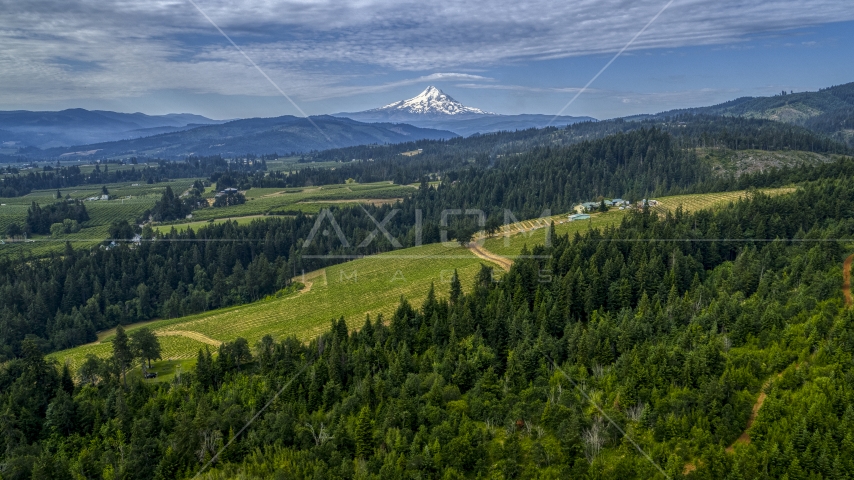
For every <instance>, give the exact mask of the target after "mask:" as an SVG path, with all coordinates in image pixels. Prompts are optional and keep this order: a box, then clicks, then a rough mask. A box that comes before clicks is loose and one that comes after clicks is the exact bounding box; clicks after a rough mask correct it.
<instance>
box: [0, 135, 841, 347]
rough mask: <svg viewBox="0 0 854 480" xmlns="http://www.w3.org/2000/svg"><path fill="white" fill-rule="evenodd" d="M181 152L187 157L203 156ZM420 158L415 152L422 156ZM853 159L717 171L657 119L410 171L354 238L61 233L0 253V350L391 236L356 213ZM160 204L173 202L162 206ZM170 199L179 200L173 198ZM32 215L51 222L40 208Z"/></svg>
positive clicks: (410, 227) (222, 229) (431, 210)
mask: <svg viewBox="0 0 854 480" xmlns="http://www.w3.org/2000/svg"><path fill="white" fill-rule="evenodd" d="M440 158H442V157H440ZM450 158H454V157H450ZM367 164H368V165H379V162H367ZM193 165H194V164H192V163H191V164H189V166H188V167H187V168H202V167H204V166H205V165H207V164H206V163H204V162H201V163H198V164H197V165H198V166H197V167H193ZM428 166H429V163H426V164H424V168H427V167H428ZM205 168H207V167H205ZM210 168H215V167H214V166H211V167H210ZM852 169H854V163H852V162H850V161H849V160H847V159H846V158H841V159H840V160H838V161H836V162H834V163H829V164H823V165H821V166H798V167H792V168H786V169H781V170H771V171H767V172H762V173H757V174H752V175H745V176H742V177H740V178H738V179H735V178H732V177H721V176H719V175H714V174H713V172H712V169H711V167H710V165H709V164H707V163H704V162H701V161H699V160H698V158H697V156H696V154H695V152H694V150H693V149H685V148H680V147H679V145H678V144H677V140H676V139H674V137H673V136H672V135H670V134H668V133H665V132H663V131H661V130H659V129H657V128H652V129H640V130H636V131H631V132H628V133H625V134H622V133H621V134H616V135H613V136H610V137H607V138H604V139H599V140H593V141H585V142H581V143H578V144H574V145H569V146H565V147H554V148H552V147H543V148H535V149H533V150H531V151H529V152H525V153H523V154H520V155H509V156H506V157H502V158H499V159H497V160H496V161H495V162H494V163H492V164H491V165H490V161H489V158H488V157H487V156H486V155H485V154H484V155H483V156H482V161H480V160H478V161H476V162H475V163H474V164H470V165H468V167H466V168H463V169H460V168H459V167H457V168H456V169H453V170H449V171H447V172H445V174H444V180H443V182H442V183H441V184H440V185H439V186H438V187H435V186H430V185H428V184H427V183H426V182H422V184H421V187H420V188H418V189H417V190H414V191H413V194H412V196H410V197H408V198H405V199H404V200H403V201H402V202H401V203H399V204H397V205H382V206H367V207H365V210H362V209H361V208H341V209H335V210H334V211H335V218H336V221H337V222H338V223H339V225H340V227H341V229H342V232H343V233H344V235H345V236H346V237H347V238H349V239H351V240H352V241H353V243H352V244H351V245H350V246H349V247H347V248H345V247H344V246H343V245H342V244H341V243H340V242H339V240H338V238H337V237H336V236H334V235H329V236H315V237H313V238H314V241H312V242H311V244H310V245H308V246H307V247H305V248H304V247H303V243H304V241H305V239H306V238H308V236H309V235H310V232H311V231H312V228H313V227H314V224H315V220H316V219H314V218H310V217H307V216H304V215H302V214H300V215H298V216H297V217H295V218H292V219H275V220H273V219H271V220H268V221H265V222H257V223H254V224H251V225H243V226H238V225H237V224H231V223H229V224H225V225H216V226H208V227H203V228H201V229H198V231H197V232H194V231H192V230H187V231H182V232H173V233H167V234H165V235H161V234H159V233H157V234H156V233H155V232H154V231H153V230H147V231H145V232H143V237H144V240H145V241H143V242H142V244H141V245H139V246H134V245H122V246H121V247H119V248H115V249H105V248H100V249H97V250H95V251H93V252H89V251H86V250H79V251H75V250H73V249H71V248H70V247H69V248H67V249H66V251H65V253H64V254H63V255H62V256H52V257H50V258H46V259H43V260H38V261H36V262H27V261H20V260H19V259H10V258H7V259H4V260H0V295H2V298H3V299H4V301H3V302H2V305H0V324H2V326H3V328H2V331H0V355H2V356H3V357H5V358H12V357H15V356H18V355H19V353H20V342H21V341H22V340H23V339H24V338H25V337H26V336H27V335H35V336H36V337H37V338H38V339H39V341H40V342H42V343H41V348H42V349H43V350H44V351H46V352H47V351H53V350H55V349H63V348H69V347H72V346H75V345H80V344H82V343H86V342H89V341H92V340H93V339H94V335H95V332H96V331H98V330H102V329H106V328H111V327H114V326H116V325H118V324H126V323H130V322H136V321H141V320H148V319H151V318H158V317H166V318H169V317H175V316H179V315H186V314H189V313H196V312H201V311H205V310H208V309H213V308H219V307H223V306H228V305H236V304H241V303H245V302H250V301H253V300H257V299H258V298H260V297H263V296H264V295H267V294H271V293H274V292H275V291H277V290H278V289H281V288H284V287H286V286H287V283H288V279H289V278H291V277H292V276H293V275H294V274H295V273H296V272H297V271H301V270H302V269H306V270H307V271H311V270H313V269H316V268H321V267H323V266H325V265H328V264H329V263H330V262H340V261H342V260H341V259H338V260H335V259H332V260H324V261H323V262H321V261H319V260H318V259H314V260H310V261H306V260H304V259H303V257H304V256H306V255H309V256H312V255H314V256H319V255H333V256H335V255H339V256H340V255H370V254H374V253H378V252H383V251H387V250H390V249H392V248H394V247H393V245H392V244H391V243H390V242H389V241H388V240H387V239H386V238H385V237H383V236H380V237H378V238H377V239H376V241H373V242H370V245H369V246H368V247H366V248H358V247H356V245H358V243H359V242H361V241H362V240H363V239H365V238H366V237H367V236H368V235H369V234H370V232H371V231H372V230H374V228H375V224H374V223H373V222H372V220H371V219H370V218H369V217H368V214H370V215H372V216H373V217H374V218H375V219H378V220H377V221H379V219H384V218H386V217H387V216H388V215H390V214H391V213H392V211H393V210H394V209H399V210H400V211H399V213H397V214H395V215H393V216H392V217H391V218H390V219H389V220H388V222H387V223H386V225H385V228H386V229H387V230H388V232H389V233H390V235H392V236H393V237H394V238H395V239H396V240H397V241H398V242H399V245H402V246H414V245H415V244H416V218H417V213H416V211H417V210H420V212H421V219H422V225H421V230H420V232H421V237H420V239H421V242H423V243H425V244H427V243H434V242H439V241H440V240H441V230H442V229H443V227H442V225H441V222H442V211H443V210H445V209H460V208H462V209H471V208H477V209H479V210H481V211H483V213H484V215H485V220H486V228H487V229H488V230H493V231H494V230H496V229H498V228H499V227H500V225H502V224H503V223H504V221H505V210H509V211H510V212H511V213H512V215H513V216H515V217H516V218H519V219H523V218H536V217H538V216H540V215H541V214H542V212H543V211H544V210H545V209H550V210H551V211H552V213H559V212H568V211H570V210H571V209H572V207H573V205H575V204H577V203H578V202H579V201H585V200H589V199H591V198H595V197H597V196H606V197H612V198H613V197H623V198H626V199H629V200H640V199H642V198H649V197H651V196H654V195H664V194H668V193H670V194H673V193H684V192H702V191H725V190H733V189H745V188H749V187H751V186H754V187H760V186H761V187H765V186H780V185H785V184H790V183H795V182H803V181H809V180H815V179H818V178H825V177H833V176H839V175H851V174H852ZM345 170H346V167H344V168H338V169H335V170H323V171H321V170H315V171H313V173H306V174H305V175H304V176H301V174H302V172H300V173H298V174H294V175H293V177H295V178H301V179H303V180H305V181H308V180H310V179H312V178H314V177H312V175H316V176H317V177H320V178H323V179H325V177H324V175H330V176H333V175H338V174H340V172H341V171H345ZM380 171H381V172H382V173H384V174H392V171H389V170H385V171H383V170H380ZM415 171H419V170H415ZM324 172H326V173H324ZM419 172H420V171H419ZM422 173H423V172H422ZM238 176H239V172H235V171H232V172H231V173H230V177H232V178H231V180H233V181H238V180H236V178H237V177H238ZM251 178H256V177H254V176H253V177H251ZM261 178H263V177H261ZM274 178H275V177H274ZM286 178H290V177H286ZM164 198H165V200H162V201H161V202H160V203H159V204H158V205H161V207H155V209H154V210H152V211H150V212H149V213H148V214H146V215H144V216H145V217H148V216H158V215H159V216H160V217H159V218H182V217H183V216H184V215H185V214H186V213H187V211H189V210H187V211H184V210H181V209H180V208H178V207H181V206H184V205H185V203H180V202H179V204H178V207H175V208H173V204H174V203H175V202H177V201H178V199H177V197H176V196H175V195H172V197H171V200H170V199H169V198H168V195H166V196H164ZM195 198H196V197H188V199H189V200H193V199H195ZM188 199H184V200H182V202H187V201H189V200H188ZM193 201H195V200H193ZM166 205H169V209H168V210H169V212H172V213H170V214H169V215H166V216H164V215H165V213H164V212H166V210H164V208H165V206H166ZM81 206H82V205H81ZM158 208H159V209H158ZM176 208H177V210H176V211H177V213H175V212H173V210H175V209H176ZM182 208H183V207H182ZM166 213H168V212H166ZM130 220H133V219H130ZM38 224H39V225H42V226H44V225H47V227H46V228H50V225H51V224H50V223H46V221H40V222H38ZM40 228H41V227H40ZM480 229H481V227H480V226H479V225H477V217H476V216H472V215H469V216H454V217H453V218H452V219H451V221H450V222H449V225H448V226H447V228H446V230H447V232H448V238H451V239H454V238H456V239H458V240H459V239H462V240H464V239H466V238H469V237H471V235H473V234H474V233H475V232H476V231H478V230H480ZM113 231H114V232H116V233H115V235H113V236H112V238H130V237H132V236H133V233H132V231H131V230H130V227H128V226H127V225H126V224H124V227H123V225H122V224H121V222H120V223H119V224H117V225H114V226H113ZM124 232H128V233H127V234H126V233H124ZM198 239H203V240H205V241H196V240H198Z"/></svg>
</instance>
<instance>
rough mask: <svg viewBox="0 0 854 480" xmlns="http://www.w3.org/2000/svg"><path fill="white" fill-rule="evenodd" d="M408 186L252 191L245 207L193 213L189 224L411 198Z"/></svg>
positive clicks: (263, 189) (204, 210)
mask: <svg viewBox="0 0 854 480" xmlns="http://www.w3.org/2000/svg"><path fill="white" fill-rule="evenodd" d="M413 191H414V190H413V188H412V187H411V186H408V185H394V184H392V183H390V182H381V183H367V184H348V185H324V186H321V187H307V188H253V189H250V190H247V191H246V203H244V204H243V205H235V206H232V207H224V208H204V209H201V210H196V211H195V212H193V220H209V219H217V218H228V217H245V216H250V215H265V214H279V215H289V214H294V213H296V212H298V211H301V212H303V213H317V212H319V211H320V210H321V209H322V208H326V207H328V206H329V204H330V203H349V204H357V203H380V202H389V201H394V199H398V198H402V197H405V196H407V195H411V194H412V192H413Z"/></svg>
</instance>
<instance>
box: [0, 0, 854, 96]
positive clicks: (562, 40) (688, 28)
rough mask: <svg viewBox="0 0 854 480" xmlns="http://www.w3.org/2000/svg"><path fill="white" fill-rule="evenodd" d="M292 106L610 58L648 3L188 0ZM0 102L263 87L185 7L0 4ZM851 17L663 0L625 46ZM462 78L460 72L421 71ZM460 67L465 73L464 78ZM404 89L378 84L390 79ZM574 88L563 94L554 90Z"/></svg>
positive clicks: (833, 5)
mask: <svg viewBox="0 0 854 480" xmlns="http://www.w3.org/2000/svg"><path fill="white" fill-rule="evenodd" d="M197 3H198V5H199V6H200V7H201V8H202V9H204V10H205V11H206V13H207V14H208V15H209V16H210V17H211V18H212V19H213V20H214V21H215V22H216V23H217V24H218V25H219V26H220V27H221V28H222V29H223V30H224V31H225V32H226V33H228V34H229V35H230V36H232V38H234V40H235V41H236V42H237V43H238V44H239V45H241V47H242V48H243V49H244V50H245V51H246V53H247V54H248V55H249V56H250V57H251V58H252V59H253V60H254V61H255V62H256V63H258V65H259V66H261V67H262V68H263V69H264V70H265V71H266V72H267V73H268V74H269V75H270V77H272V78H273V79H274V80H275V81H276V82H277V83H278V84H279V85H280V86H281V87H282V88H283V89H284V90H285V91H287V92H288V93H289V94H292V95H293V96H294V97H295V98H296V99H297V100H298V101H299V100H303V101H311V100H317V99H324V98H337V97H346V96H351V95H358V94H363V93H371V92H378V91H383V90H387V89H391V88H395V87H399V86H401V85H406V84H415V83H423V82H428V81H439V80H452V81H459V82H460V83H461V84H465V85H466V86H468V87H470V88H471V87H472V86H476V85H477V86H480V87H481V88H495V89H516V90H520V91H521V90H523V89H525V88H535V87H526V86H514V85H507V86H502V85H499V84H496V83H495V82H493V81H492V79H490V78H487V77H486V76H480V75H476V74H475V73H477V72H478V70H479V69H484V68H490V67H494V66H496V65H508V64H509V65H513V64H518V65H522V64H524V63H525V62H530V61H536V60H542V59H552V58H560V57H568V56H580V55H589V54H598V53H606V52H607V53H610V52H615V51H617V50H619V49H620V48H621V47H622V46H623V45H624V44H625V43H626V42H627V41H628V40H629V39H630V38H631V37H632V36H633V35H634V34H635V33H636V32H637V31H638V30H639V29H640V28H641V27H642V26H643V25H644V24H645V23H646V22H647V21H649V19H650V18H652V16H653V15H654V14H655V13H656V12H657V11H658V10H659V9H660V8H661V7H662V6H663V4H664V2H662V1H661V0H656V1H651V0H576V1H572V2H554V1H549V2H546V1H541V0H533V1H525V2H519V1H518V0H492V1H489V2H486V1H468V2H461V1H453V2H452V1H446V0H434V1H431V2H421V1H418V2H416V1H409V0H405V1H371V0H359V1H340V0H321V1H308V0H305V1H296V0H266V1H263V0H261V1H253V2H249V1H242V2H235V1H233V0H197ZM0 11H3V12H4V14H3V15H2V16H0V45H2V47H3V48H2V49H0V85H2V88H0V105H3V104H6V105H9V104H23V103H32V104H38V103H44V104H50V103H51V102H55V101H60V100H69V99H76V98H93V97H97V98H122V97H132V96H139V95H144V94H147V93H150V92H153V91H159V90H172V91H186V92H191V93H200V94H220V95H257V96H268V95H275V94H276V92H275V90H274V89H273V88H272V86H270V85H269V84H268V83H267V82H266V81H265V80H264V79H263V78H261V77H260V76H259V75H258V73H257V72H256V71H255V70H254V69H253V68H252V66H251V65H249V64H248V62H246V60H245V59H244V58H242V56H241V55H240V54H239V53H238V52H237V51H236V50H235V49H234V48H233V47H232V46H231V45H230V44H228V43H227V42H226V41H225V40H224V39H223V38H222V37H221V36H219V34H218V32H217V31H216V30H215V29H214V28H213V27H212V26H211V25H210V24H209V23H208V22H207V20H205V18H204V17H202V16H201V15H200V14H199V12H198V11H197V10H196V9H195V8H194V7H193V6H192V5H191V4H190V3H189V2H188V1H186V0H145V1H138V0H137V1H125V0H115V1H109V2H104V1H103V0H28V1H26V2H22V1H20V0H0ZM852 19H854V9H851V7H850V0H812V1H808V2H805V1H803V0H767V1H762V2H744V1H743V0H721V1H717V2H709V1H707V0H676V2H674V4H673V5H672V6H671V7H670V8H669V9H668V10H667V11H666V12H665V13H664V14H663V15H662V16H661V17H660V18H659V19H658V20H657V21H656V23H655V24H653V25H652V26H651V27H650V28H649V29H648V30H647V31H646V32H645V33H644V34H643V35H642V36H641V37H639V38H638V39H637V41H636V42H635V44H634V45H633V46H632V48H631V50H637V49H649V48H673V47H682V46H692V45H713V44H734V43H738V42H741V41H743V40H745V39H746V38H750V37H752V36H756V35H761V34H770V33H774V32H780V31H784V30H787V29H792V28H797V27H804V26H810V25H818V24H823V23H829V22H836V21H844V20H852ZM433 72H464V73H433ZM465 72H468V73H465ZM389 73H393V74H395V75H396V77H395V78H404V80H394V81H388V80H381V79H384V78H389V77H388V74H389ZM573 88H577V86H572V85H567V86H566V89H563V91H573V90H572V89H573Z"/></svg>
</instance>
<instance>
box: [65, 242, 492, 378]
mask: <svg viewBox="0 0 854 480" xmlns="http://www.w3.org/2000/svg"><path fill="white" fill-rule="evenodd" d="M481 263H484V262H483V261H482V260H480V259H478V258H477V257H475V256H474V255H473V254H471V253H470V252H469V251H468V250H467V249H465V248H462V247H459V246H455V247H445V246H442V245H440V244H431V245H426V246H422V247H414V248H408V249H402V250H397V251H394V252H389V253H386V254H382V255H375V256H371V257H367V258H363V259H358V260H353V261H351V262H347V263H344V264H340V265H335V266H332V267H328V268H326V269H325V270H321V271H318V272H313V273H312V274H307V275H306V276H305V278H303V277H298V278H297V280H298V281H302V282H303V283H304V284H305V285H306V286H307V288H306V289H305V290H304V291H303V292H300V293H294V294H290V295H288V296H285V297H282V298H273V299H267V300H262V301H259V302H255V303H252V304H248V305H243V306H238V307H231V308H226V309H221V310H216V311H211V312H205V313H202V314H197V315H192V316H188V317H183V318H178V319H167V320H156V321H153V322H149V323H147V324H146V325H147V326H149V327H150V328H152V329H153V330H154V331H155V332H157V333H158V334H159V335H161V343H162V345H163V359H164V360H168V359H172V360H176V359H192V358H194V357H195V355H196V353H197V352H198V350H199V348H202V347H204V345H205V344H206V343H204V342H207V344H209V345H215V344H216V343H218V342H227V341H232V340H234V339H235V338H237V337H239V336H240V337H244V338H246V339H247V340H249V342H250V344H254V343H255V342H257V341H258V340H259V339H260V338H261V337H263V336H264V335H266V334H270V335H273V336H274V337H276V338H282V337H285V336H288V335H296V336H297V337H298V338H300V339H302V340H309V339H311V338H313V337H314V336H316V335H317V334H318V333H320V332H321V331H323V330H325V329H327V328H328V327H329V325H330V321H331V320H332V319H333V318H339V317H342V316H343V317H344V318H345V319H346V321H347V324H348V325H350V326H351V327H353V328H358V327H361V326H362V324H363V323H364V321H365V315H367V314H370V315H371V316H372V317H374V318H376V315H378V314H383V315H384V316H386V318H388V316H389V315H391V314H392V313H393V312H394V310H395V309H396V308H397V303H398V301H399V300H400V298H401V297H405V298H406V299H408V300H409V301H410V302H412V303H413V304H414V305H420V304H421V303H422V302H423V300H424V298H425V297H426V295H427V291H428V289H429V287H430V283H431V282H433V283H434V284H435V285H436V291H437V294H438V296H440V297H445V296H447V293H448V283H449V282H450V278H451V276H452V274H453V270H454V269H457V270H458V272H459V275H460V279H461V281H462V283H463V287H464V288H465V289H468V287H470V286H471V283H472V281H473V279H474V276H475V274H476V273H477V271H478V269H479V268H480V264H481ZM140 327H141V325H139V324H137V325H134V326H130V327H129V330H130V331H132V330H133V329H135V328H140ZM111 339H112V335H105V336H103V338H102V340H101V341H99V342H98V343H95V344H91V345H84V346H81V347H76V348H73V349H70V350H65V351H62V352H56V353H53V354H51V355H50V356H51V357H52V358H56V359H57V360H59V361H60V362H65V361H68V362H69V363H70V364H71V365H79V363H80V362H81V361H82V360H83V359H84V358H85V356H86V355H87V354H89V353H93V354H96V355H99V356H107V355H109V354H110V352H111V346H110V343H109V342H110V340H111ZM200 340H201V341H200Z"/></svg>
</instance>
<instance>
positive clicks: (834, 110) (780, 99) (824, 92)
mask: <svg viewBox="0 0 854 480" xmlns="http://www.w3.org/2000/svg"><path fill="white" fill-rule="evenodd" d="M686 113H687V114H706V115H724V116H735V117H745V118H760V119H766V120H776V121H779V122H784V123H791V124H795V125H801V126H804V127H806V128H809V129H810V130H813V131H816V132H819V133H823V134H825V135H828V136H830V137H831V138H833V139H834V140H837V141H841V142H843V143H848V144H849V145H851V146H854V82H852V83H846V84H843V85H837V86H833V87H829V88H823V89H821V90H819V91H817V92H799V93H785V92H781V94H780V95H774V96H773V97H741V98H736V99H735V100H730V101H728V102H724V103H720V104H718V105H711V106H708V107H695V108H685V109H679V110H669V111H666V112H662V113H658V114H655V115H636V116H633V117H628V119H645V118H656V117H664V116H672V115H675V114H686Z"/></svg>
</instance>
